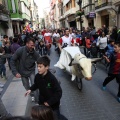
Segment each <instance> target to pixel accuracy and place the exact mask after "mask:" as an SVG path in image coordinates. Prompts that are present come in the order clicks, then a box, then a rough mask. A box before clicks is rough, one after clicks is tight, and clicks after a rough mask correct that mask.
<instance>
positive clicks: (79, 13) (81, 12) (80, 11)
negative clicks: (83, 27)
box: [76, 10, 84, 16]
mask: <svg viewBox="0 0 120 120" xmlns="http://www.w3.org/2000/svg"><path fill="white" fill-rule="evenodd" d="M80 15H84V10H79V11H77V12H76V16H80Z"/></svg>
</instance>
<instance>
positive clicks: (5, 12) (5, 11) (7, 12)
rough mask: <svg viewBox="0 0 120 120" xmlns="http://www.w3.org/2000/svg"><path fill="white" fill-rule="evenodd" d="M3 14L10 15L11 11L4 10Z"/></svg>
mask: <svg viewBox="0 0 120 120" xmlns="http://www.w3.org/2000/svg"><path fill="white" fill-rule="evenodd" d="M2 13H3V14H6V15H10V12H9V10H5V9H4V10H2Z"/></svg>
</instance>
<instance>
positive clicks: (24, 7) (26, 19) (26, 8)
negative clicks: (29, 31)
mask: <svg viewBox="0 0 120 120" xmlns="http://www.w3.org/2000/svg"><path fill="white" fill-rule="evenodd" d="M20 2H21V5H20V6H21V12H22V21H21V30H23V29H24V27H25V26H26V25H28V24H29V23H30V20H31V14H30V1H28V0H20Z"/></svg>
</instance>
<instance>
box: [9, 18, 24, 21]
mask: <svg viewBox="0 0 120 120" xmlns="http://www.w3.org/2000/svg"><path fill="white" fill-rule="evenodd" d="M11 20H17V21H23V19H22V18H11Z"/></svg>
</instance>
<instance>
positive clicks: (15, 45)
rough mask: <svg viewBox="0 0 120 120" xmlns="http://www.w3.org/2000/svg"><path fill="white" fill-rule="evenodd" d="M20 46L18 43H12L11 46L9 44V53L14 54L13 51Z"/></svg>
mask: <svg viewBox="0 0 120 120" xmlns="http://www.w3.org/2000/svg"><path fill="white" fill-rule="evenodd" d="M19 47H20V45H19V44H18V43H13V44H12V45H11V46H10V50H11V53H12V54H14V53H15V51H16V50H17V49H18V48H19Z"/></svg>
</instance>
